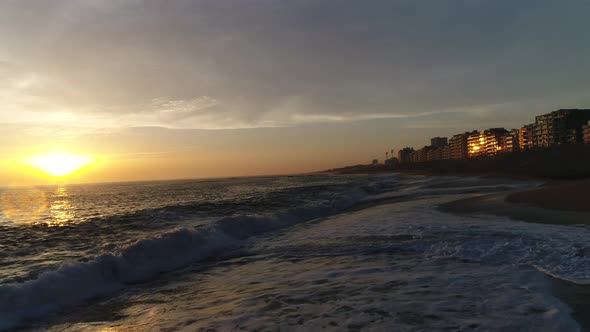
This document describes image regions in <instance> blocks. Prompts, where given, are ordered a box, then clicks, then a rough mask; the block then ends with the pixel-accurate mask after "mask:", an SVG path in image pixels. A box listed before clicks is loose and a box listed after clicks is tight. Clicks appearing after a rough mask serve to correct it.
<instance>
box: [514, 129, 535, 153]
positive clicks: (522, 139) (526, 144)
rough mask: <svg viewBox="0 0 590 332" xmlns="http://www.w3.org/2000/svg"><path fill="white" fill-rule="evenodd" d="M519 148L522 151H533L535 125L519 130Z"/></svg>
mask: <svg viewBox="0 0 590 332" xmlns="http://www.w3.org/2000/svg"><path fill="white" fill-rule="evenodd" d="M518 146H519V147H520V150H522V151H524V150H531V149H533V148H534V147H535V124H534V123H531V124H528V125H525V126H522V127H521V128H520V129H519V130H518Z"/></svg>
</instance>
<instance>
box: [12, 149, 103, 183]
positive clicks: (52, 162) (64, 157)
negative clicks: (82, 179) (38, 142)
mask: <svg viewBox="0 0 590 332" xmlns="http://www.w3.org/2000/svg"><path fill="white" fill-rule="evenodd" d="M23 163H24V164H26V165H29V166H31V167H33V168H35V169H37V170H39V171H42V172H44V173H47V174H49V175H52V176H55V177H62V176H66V175H70V174H72V173H74V172H75V171H77V170H79V169H81V168H82V167H85V166H88V165H90V164H92V163H94V159H93V158H91V157H89V156H81V155H75V154H71V153H67V152H53V153H47V154H43V155H39V156H33V157H30V158H27V159H25V160H23Z"/></svg>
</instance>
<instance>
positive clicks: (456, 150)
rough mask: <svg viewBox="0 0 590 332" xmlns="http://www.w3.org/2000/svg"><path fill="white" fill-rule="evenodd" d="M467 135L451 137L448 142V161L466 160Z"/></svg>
mask: <svg viewBox="0 0 590 332" xmlns="http://www.w3.org/2000/svg"><path fill="white" fill-rule="evenodd" d="M467 135H468V133H464V134H457V135H454V136H453V137H451V140H450V141H449V158H450V159H465V158H467Z"/></svg>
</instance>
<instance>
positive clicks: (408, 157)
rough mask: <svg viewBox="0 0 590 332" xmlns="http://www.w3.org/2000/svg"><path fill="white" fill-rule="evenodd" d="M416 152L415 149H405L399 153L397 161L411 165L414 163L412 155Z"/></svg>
mask: <svg viewBox="0 0 590 332" xmlns="http://www.w3.org/2000/svg"><path fill="white" fill-rule="evenodd" d="M413 152H414V149H413V148H409V147H406V148H403V149H401V150H399V151H398V152H397V159H398V160H399V162H400V163H402V164H403V163H410V162H412V153H413Z"/></svg>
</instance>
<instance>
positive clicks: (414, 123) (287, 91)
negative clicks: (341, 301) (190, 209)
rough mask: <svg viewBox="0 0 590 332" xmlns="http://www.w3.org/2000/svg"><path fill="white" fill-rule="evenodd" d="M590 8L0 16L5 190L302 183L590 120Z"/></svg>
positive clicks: (91, 0) (192, 9) (270, 8)
mask: <svg viewBox="0 0 590 332" xmlns="http://www.w3.org/2000/svg"><path fill="white" fill-rule="evenodd" d="M589 12H590V2H588V1H586V0H571V1H570V0H564V1H548V0H523V1H512V0H489V1H485V0H454V1H450V0H437V1H415V0H403V1H402V0H383V1H379V0H372V1H349V0H231V1H230V0H201V1H197V0H195V1H183V0H174V1H160V0H146V1H143V0H126V1H103V0H79V1H61V0H54V1H33V0H4V1H1V2H0V185H2V184H10V183H25V182H34V181H40V178H37V177H35V176H33V175H32V174H31V172H28V171H27V170H25V169H24V168H23V167H22V165H20V164H19V162H18V161H19V160H21V159H22V158H26V157H28V156H34V155H38V154H42V153H44V152H48V151H69V152H71V153H75V154H83V155H91V156H93V157H94V158H95V160H96V163H95V165H93V166H92V167H88V169H85V170H83V171H81V172H79V173H78V174H75V175H73V176H72V177H70V179H68V181H78V182H102V181H132V180H149V179H172V178H203V177H225V176H245V175H263V174H285V173H298V172H309V171H316V170H322V169H327V168H334V167H339V166H344V165H351V164H359V163H368V162H369V161H370V160H372V159H373V158H379V159H383V157H384V156H385V154H384V153H385V151H389V150H391V149H395V150H398V149H400V148H403V147H405V146H414V147H421V146H423V145H427V144H428V142H429V139H430V137H434V136H452V135H453V134H456V133H460V132H465V131H467V130H472V129H485V128H489V127H498V126H502V127H506V128H516V127H519V126H521V125H523V124H526V123H530V122H533V121H534V116H535V115H537V114H542V113H547V112H549V111H552V110H555V109H558V108H576V107H578V108H581V107H590V75H588V73H590V61H588V59H590V20H588V19H587V14H588V13H589Z"/></svg>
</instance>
